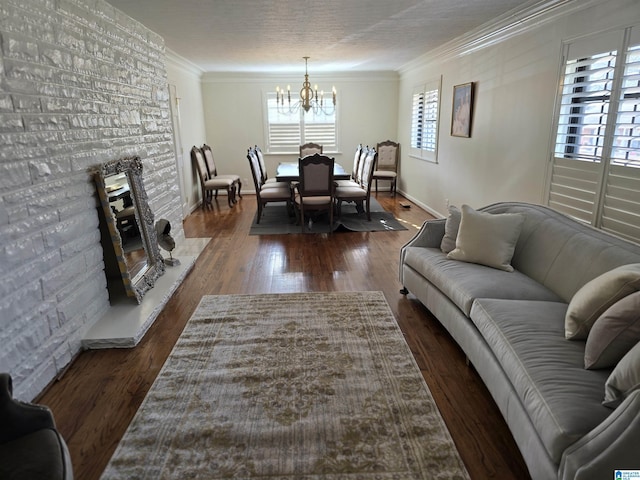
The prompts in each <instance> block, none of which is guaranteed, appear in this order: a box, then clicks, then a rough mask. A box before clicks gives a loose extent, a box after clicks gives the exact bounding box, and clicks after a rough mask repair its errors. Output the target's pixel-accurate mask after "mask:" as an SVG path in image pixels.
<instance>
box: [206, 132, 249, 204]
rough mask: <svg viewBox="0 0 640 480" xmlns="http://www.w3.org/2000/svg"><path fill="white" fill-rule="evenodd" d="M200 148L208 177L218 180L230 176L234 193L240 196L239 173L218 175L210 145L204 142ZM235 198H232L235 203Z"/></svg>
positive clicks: (240, 180)
mask: <svg viewBox="0 0 640 480" xmlns="http://www.w3.org/2000/svg"><path fill="white" fill-rule="evenodd" d="M201 150H202V153H203V155H204V160H205V164H206V165H207V171H208V173H209V178H216V179H218V180H223V179H228V178H230V179H231V180H233V183H234V184H235V185H234V186H235V189H234V190H235V193H236V194H237V195H238V197H240V198H242V193H241V192H240V191H241V190H242V179H241V178H240V175H237V174H235V173H229V174H225V175H218V169H217V168H216V162H215V160H214V159H213V151H212V150H211V147H210V146H209V145H207V144H206V143H205V144H204V145H202V148H201ZM235 200H236V199H235V198H234V199H233V201H234V203H235Z"/></svg>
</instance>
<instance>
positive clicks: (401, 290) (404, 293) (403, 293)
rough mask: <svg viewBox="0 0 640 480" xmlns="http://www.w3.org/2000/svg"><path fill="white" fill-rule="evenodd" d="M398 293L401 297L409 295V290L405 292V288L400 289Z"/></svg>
mask: <svg viewBox="0 0 640 480" xmlns="http://www.w3.org/2000/svg"><path fill="white" fill-rule="evenodd" d="M400 293H401V294H402V295H409V290H407V287H402V288H401V289H400Z"/></svg>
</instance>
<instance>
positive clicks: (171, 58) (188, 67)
mask: <svg viewBox="0 0 640 480" xmlns="http://www.w3.org/2000/svg"><path fill="white" fill-rule="evenodd" d="M165 53H166V59H167V64H172V65H173V66H174V67H177V68H179V69H180V70H182V71H185V72H187V73H190V74H191V75H193V76H195V77H198V78H200V77H201V76H202V75H203V74H204V70H203V69H202V68H200V67H199V66H198V65H196V64H195V63H193V62H192V61H190V60H187V59H186V58H184V57H183V56H181V55H178V54H177V53H176V52H174V51H173V50H171V49H169V48H166V49H165Z"/></svg>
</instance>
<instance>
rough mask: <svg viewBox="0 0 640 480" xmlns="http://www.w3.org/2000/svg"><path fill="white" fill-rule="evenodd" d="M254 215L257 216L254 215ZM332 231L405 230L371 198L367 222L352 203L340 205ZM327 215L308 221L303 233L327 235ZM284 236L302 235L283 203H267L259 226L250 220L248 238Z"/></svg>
mask: <svg viewBox="0 0 640 480" xmlns="http://www.w3.org/2000/svg"><path fill="white" fill-rule="evenodd" d="M256 215H257V214H256ZM333 220H334V223H333V231H334V232H339V231H349V232H384V231H394V230H407V227H405V226H404V225H403V224H402V223H401V222H399V221H398V219H396V218H395V217H394V216H393V214H392V213H390V212H387V211H385V209H384V208H383V207H382V205H380V203H379V202H378V201H377V200H376V199H375V198H371V221H369V220H367V216H366V214H365V213H359V212H357V211H356V206H355V204H353V203H343V204H342V215H341V216H340V217H338V216H337V215H334V219H333ZM329 231H330V228H329V215H328V214H326V213H322V214H319V215H317V216H315V217H314V218H313V219H312V222H311V225H309V223H307V225H305V230H304V233H329ZM287 233H303V232H302V231H301V228H300V224H299V223H298V219H297V218H296V217H295V216H291V215H290V214H289V211H288V210H287V206H286V204H285V203H284V202H274V203H268V204H267V206H266V207H265V208H264V209H263V210H262V217H261V218H260V223H256V218H254V219H253V223H252V224H251V228H250V230H249V235H277V234H287Z"/></svg>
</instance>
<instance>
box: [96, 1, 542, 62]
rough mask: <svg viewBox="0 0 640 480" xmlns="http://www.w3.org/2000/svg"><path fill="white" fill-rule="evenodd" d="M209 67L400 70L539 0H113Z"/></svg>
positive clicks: (173, 46) (186, 55)
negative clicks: (431, 52) (441, 46)
mask: <svg viewBox="0 0 640 480" xmlns="http://www.w3.org/2000/svg"><path fill="white" fill-rule="evenodd" d="M108 1H109V3H110V4H112V5H113V6H114V7H116V8H118V9H120V10H122V11H123V12H125V13H126V14H127V15H129V16H131V17H133V18H134V19H136V20H138V21H139V22H140V23H142V24H143V25H145V26H146V27H147V28H149V29H151V30H153V31H154V32H156V33H158V34H159V35H161V36H162V37H163V38H164V39H165V45H166V47H167V48H168V49H170V50H172V51H173V52H175V53H176V54H178V55H180V56H181V57H184V58H186V59H187V60H189V61H191V62H192V63H194V64H196V65H197V66H198V67H200V68H201V69H202V70H204V71H217V72H247V71H256V72H288V71H300V70H301V68H303V67H302V65H304V60H302V57H303V56H309V57H311V58H310V60H309V70H310V71H311V70H314V71H334V72H335V71H348V70H360V71H375V70H397V69H399V68H400V67H401V66H402V65H404V64H406V63H407V62H409V61H411V60H414V59H416V58H417V57H419V56H420V55H422V54H424V53H426V52H428V51H429V50H431V49H433V48H436V47H438V46H440V45H442V44H444V43H447V42H448V41H450V40H452V39H454V38H455V37H457V36H460V35H462V34H464V33H466V32H468V31H470V30H472V29H474V28H476V27H478V26H480V25H482V24H484V23H487V22H489V21H491V20H492V19H495V18H496V17H499V16H501V15H503V14H505V13H507V12H509V11H511V10H514V9H518V8H521V7H524V6H527V5H533V4H536V3H539V2H536V1H535V0H321V1H314V2H311V1H309V0H108Z"/></svg>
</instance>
